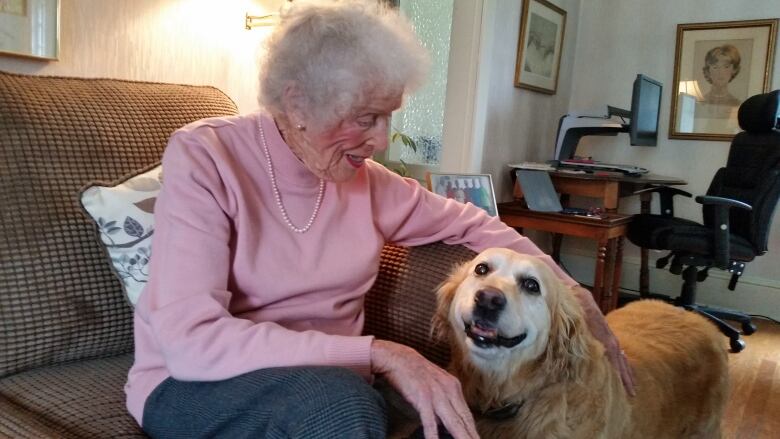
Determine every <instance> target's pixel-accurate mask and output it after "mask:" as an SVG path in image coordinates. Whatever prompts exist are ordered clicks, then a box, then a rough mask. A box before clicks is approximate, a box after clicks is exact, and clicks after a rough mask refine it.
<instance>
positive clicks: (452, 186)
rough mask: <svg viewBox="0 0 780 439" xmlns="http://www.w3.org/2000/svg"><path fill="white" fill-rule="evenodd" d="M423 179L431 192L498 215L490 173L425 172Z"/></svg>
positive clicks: (492, 214) (491, 214)
mask: <svg viewBox="0 0 780 439" xmlns="http://www.w3.org/2000/svg"><path fill="white" fill-rule="evenodd" d="M425 180H426V182H427V183H428V190H429V191H431V192H435V193H437V194H439V195H441V196H442V197H445V198H451V199H453V200H456V201H460V202H461V203H471V204H473V205H475V206H477V207H481V208H482V209H484V210H485V211H487V213H488V214H489V215H490V216H496V215H498V207H497V206H496V193H495V192H494V191H493V178H492V177H491V176H490V174H447V173H440V172H428V173H427V174H425Z"/></svg>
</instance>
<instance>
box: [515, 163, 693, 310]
mask: <svg viewBox="0 0 780 439" xmlns="http://www.w3.org/2000/svg"><path fill="white" fill-rule="evenodd" d="M514 171H515V170H514V169H512V170H511V175H512V181H513V182H514V191H513V193H514V197H515V199H518V200H519V199H521V198H523V191H522V189H521V188H520V185H519V184H518V183H517V181H516V177H515V172H514ZM550 177H551V179H552V182H553V186H555V190H556V191H557V192H558V193H560V194H567V195H579V196H583V197H591V198H599V199H601V200H602V204H603V206H604V209H606V210H607V212H617V208H618V202H619V200H620V198H621V197H626V196H629V195H633V194H634V192H636V191H638V190H640V189H644V188H646V187H648V186H653V185H667V186H675V185H683V184H687V182H686V181H685V180H682V179H679V178H676V177H668V176H665V175H657V174H642V175H641V176H639V177H629V176H627V175H623V174H621V173H615V172H595V173H591V174H586V173H572V172H565V171H550ZM652 196H653V194H652V193H642V194H640V195H639V201H640V213H650V201H652ZM559 250H560V240H559V239H556V240H555V244H554V251H553V253H557V252H558V251H559ZM640 253H641V262H640V266H639V294H640V295H641V296H646V295H647V294H648V293H649V291H650V271H649V270H648V268H647V263H648V259H649V257H648V250H647V249H645V248H643V249H641V251H640Z"/></svg>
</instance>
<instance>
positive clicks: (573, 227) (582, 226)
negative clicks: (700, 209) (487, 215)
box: [498, 202, 631, 314]
mask: <svg viewBox="0 0 780 439" xmlns="http://www.w3.org/2000/svg"><path fill="white" fill-rule="evenodd" d="M498 215H499V217H500V218H501V221H503V222H504V223H506V225H508V226H510V227H516V228H518V229H523V228H529V229H534V230H541V231H545V232H552V233H560V234H562V235H571V236H579V237H582V238H590V239H593V240H595V241H596V242H597V246H596V268H595V272H594V277H593V291H592V292H593V298H594V299H595V300H596V303H597V304H598V305H599V307H600V308H601V311H602V312H603V313H605V314H606V313H607V312H609V311H611V310H613V309H615V307H617V299H618V290H619V288H620V274H621V266H622V261H623V237H624V236H625V235H626V229H627V227H628V223H629V222H630V221H631V215H621V214H617V213H606V214H604V215H602V217H600V218H599V217H585V216H576V215H563V214H560V213H550V212H535V211H532V210H528V209H527V208H525V207H523V205H522V203H518V202H513V203H501V204H499V205H498ZM556 262H558V261H556Z"/></svg>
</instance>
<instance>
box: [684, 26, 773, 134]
mask: <svg viewBox="0 0 780 439" xmlns="http://www.w3.org/2000/svg"><path fill="white" fill-rule="evenodd" d="M777 24H778V20H777V19H767V20H748V21H725V22H718V23H690V24H679V25H677V45H676V50H675V62H674V82H673V87H671V88H672V99H671V102H672V111H671V114H670V121H669V138H672V139H701V140H723V141H730V140H731V139H732V138H733V137H734V135H735V134H736V133H738V132H739V131H740V128H739V123H738V121H737V111H738V110H739V106H740V104H742V102H744V101H745V99H747V98H748V97H750V96H753V95H756V94H759V93H764V92H767V91H769V85H770V84H769V81H770V79H771V77H772V65H773V56H774V51H775V41H776V38H777Z"/></svg>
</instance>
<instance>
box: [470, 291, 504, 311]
mask: <svg viewBox="0 0 780 439" xmlns="http://www.w3.org/2000/svg"><path fill="white" fill-rule="evenodd" d="M474 303H475V304H476V305H477V308H483V309H488V310H491V311H500V310H502V309H504V306H506V297H504V293H502V292H501V291H500V290H497V289H495V288H485V289H482V290H479V291H477V295H476V296H475V297H474Z"/></svg>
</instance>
